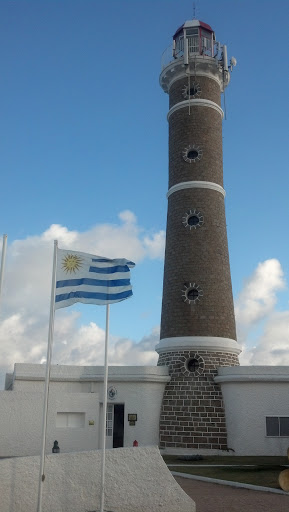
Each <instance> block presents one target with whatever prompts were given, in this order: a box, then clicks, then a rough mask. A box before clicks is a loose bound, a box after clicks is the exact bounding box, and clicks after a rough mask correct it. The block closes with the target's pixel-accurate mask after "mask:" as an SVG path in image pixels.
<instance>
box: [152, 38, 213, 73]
mask: <svg viewBox="0 0 289 512" xmlns="http://www.w3.org/2000/svg"><path fill="white" fill-rule="evenodd" d="M188 39H189V55H191V56H194V55H201V56H203V57H214V58H215V59H216V60H218V61H219V60H222V52H221V48H222V45H221V44H220V43H218V42H215V43H214V51H213V55H212V51H211V48H205V47H203V48H202V50H201V52H200V51H199V48H198V47H197V46H196V41H195V40H194V41H192V42H191V44H190V39H196V38H188ZM183 56H184V51H183V47H182V45H180V48H178V47H176V48H175V50H174V52H173V45H172V44H170V45H169V46H168V47H167V48H166V49H165V50H164V52H163V54H162V57H161V71H163V69H165V68H166V67H167V66H168V65H169V64H170V63H171V62H173V61H176V60H177V59H182V58H183Z"/></svg>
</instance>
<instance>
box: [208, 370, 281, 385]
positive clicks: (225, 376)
mask: <svg viewBox="0 0 289 512" xmlns="http://www.w3.org/2000/svg"><path fill="white" fill-rule="evenodd" d="M215 382H217V383H228V382H289V366H235V367H226V368H225V367H222V368H218V375H217V376H216V377H215Z"/></svg>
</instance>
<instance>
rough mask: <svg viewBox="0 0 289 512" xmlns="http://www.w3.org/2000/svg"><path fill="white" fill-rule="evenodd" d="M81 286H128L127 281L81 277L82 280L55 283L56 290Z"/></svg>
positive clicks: (128, 281)
mask: <svg viewBox="0 0 289 512" xmlns="http://www.w3.org/2000/svg"><path fill="white" fill-rule="evenodd" d="M82 284H86V285H88V286H107V287H109V288H110V287H114V286H129V285H130V280H129V279H112V280H111V281H110V280H108V279H89V278H87V277H83V278H82V279H64V280H63V281H57V282H56V288H63V287H65V286H80V285H82Z"/></svg>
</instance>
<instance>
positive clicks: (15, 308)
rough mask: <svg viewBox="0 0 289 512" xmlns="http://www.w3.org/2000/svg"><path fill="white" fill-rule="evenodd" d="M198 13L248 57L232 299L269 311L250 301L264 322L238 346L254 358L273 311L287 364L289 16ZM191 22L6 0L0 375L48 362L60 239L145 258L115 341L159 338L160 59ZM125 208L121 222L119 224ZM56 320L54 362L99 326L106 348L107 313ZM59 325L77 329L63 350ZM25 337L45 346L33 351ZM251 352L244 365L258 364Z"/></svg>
mask: <svg viewBox="0 0 289 512" xmlns="http://www.w3.org/2000/svg"><path fill="white" fill-rule="evenodd" d="M196 6H197V12H196V14H197V17H198V18H199V19H201V20H203V21H205V22H207V23H209V24H210V25H211V26H212V27H213V29H214V30H215V32H216V38H217V40H219V41H221V42H222V43H225V44H227V46H228V54H229V57H231V56H232V55H234V56H235V57H236V59H237V66H236V68H235V69H234V71H233V74H232V77H231V83H230V85H229V87H228V88H227V90H226V113H227V116H226V117H227V119H226V121H224V123H223V141H224V183H225V189H226V192H227V197H226V211H227V224H228V237H229V248H230V260H231V271H232V281H233V291H234V296H235V298H236V301H238V300H241V301H243V302H242V304H241V305H240V304H239V306H238V307H239V309H242V311H243V312H244V308H245V309H246V307H247V308H248V307H249V305H248V304H247V303H246V300H247V298H248V296H249V291H248V290H249V289H250V290H252V286H251V285H250V283H252V282H253V283H256V282H261V283H262V284H264V283H267V285H268V286H267V288H266V291H265V292H264V295H265V296H266V297H267V299H268V300H267V302H266V301H264V295H262V296H261V297H257V298H256V296H254V298H253V299H252V297H251V296H250V297H251V299H252V300H253V301H255V302H254V304H255V303H256V301H257V302H258V301H259V302H258V304H259V303H260V304H261V306H260V308H261V310H262V306H263V310H262V311H263V316H262V312H259V313H258V314H257V316H256V318H255V319H253V320H252V321H249V320H248V315H247V316H245V317H244V315H243V324H242V325H240V333H241V334H240V336H241V339H242V343H247V345H248V349H250V344H251V345H252V343H253V344H254V343H255V342H256V340H257V342H256V343H257V344H258V343H263V344H264V343H265V341H264V336H265V334H266V332H267V331H268V332H271V331H270V329H271V326H272V325H271V323H270V322H269V323H268V318H269V316H270V315H271V316H270V318H272V322H273V323H274V322H275V321H276V315H277V316H278V314H281V317H282V322H283V323H284V328H283V330H282V335H281V334H280V336H281V337H282V340H283V341H282V347H281V348H280V347H279V348H280V350H283V356H284V351H285V353H286V357H288V359H286V361H287V364H289V343H288V350H287V352H286V336H287V334H289V323H288V333H287V334H286V329H287V327H286V326H287V323H286V322H287V320H289V316H288V317H287V315H288V309H289V306H288V298H289V297H288V288H287V279H288V271H289V258H288V252H289V250H288V246H289V244H288V223H289V222H288V221H289V207H288V189H289V177H288V142H289V141H288V133H289V130H288V119H289V112H288V57H287V52H288V43H289V41H288V30H287V26H286V23H285V22H284V20H288V16H289V3H288V2H286V1H285V0H277V1H275V2H274V3H272V2H271V1H269V0H268V1H267V0H265V1H262V3H260V1H258V0H252V1H250V2H249V1H247V0H242V1H238V0H236V1H226V0H220V1H219V2H215V1H211V0H207V1H206V0H203V1H199V2H196ZM192 15H193V2H191V1H189V0H183V1H182V2H175V1H170V0H166V1H160V0H159V1H158V0H155V1H151V0H146V1H140V0H134V1H132V0H130V1H129V0H121V1H120V0H119V1H116V0H114V1H110V2H100V1H97V0H95V1H87V0H82V1H80V0H78V1H74V0H64V1H61V0H59V1H52V0H50V1H48V0H47V1H25V0H22V1H17V0H16V1H3V0H2V1H0V48H1V80H0V97H1V119H0V144H1V151H0V169H1V201H0V233H7V234H8V237H9V239H8V241H9V246H8V254H7V276H6V278H5V287H4V294H3V300H2V309H1V311H0V334H1V322H2V340H3V342H4V338H5V343H6V344H7V347H6V349H5V356H3V361H2V364H1V362H0V366H1V367H2V368H4V369H5V370H4V369H3V372H2V373H4V372H5V371H6V369H7V368H10V369H12V365H13V364H14V362H39V361H40V360H43V354H44V353H45V342H46V340H45V337H46V334H45V332H46V314H47V315H48V313H46V311H47V308H46V302H45V298H44V297H46V296H47V297H48V299H47V300H49V284H48V282H49V279H50V278H49V277H48V276H49V275H50V267H51V258H50V256H51V254H52V247H53V237H54V236H56V235H59V238H60V243H59V245H60V246H61V247H63V248H66V247H65V245H64V244H66V246H69V247H70V248H72V249H75V250H84V251H85V250H92V249H95V250H97V251H98V252H99V253H100V254H103V255H105V256H109V257H127V258H133V257H135V259H136V263H137V266H136V268H135V269H134V270H133V271H132V273H133V285H134V297H133V299H131V300H129V301H125V302H124V303H121V304H119V305H117V306H115V307H113V310H112V314H111V334H112V338H113V339H114V341H113V343H116V344H117V343H118V342H119V345H120V346H121V342H120V341H119V340H129V342H128V341H126V342H124V341H123V346H122V348H123V347H124V345H125V343H131V345H129V346H130V348H131V350H130V351H131V352H133V348H134V344H138V343H141V346H142V347H143V346H147V347H148V346H149V344H150V343H151V345H150V349H151V347H152V343H154V342H155V341H156V339H157V327H158V325H159V322H160V308H161V294H162V272H163V240H164V230H165V223H166V196H165V195H166V191H167V173H168V161H167V154H168V148H167V142H168V127H167V121H166V114H167V110H168V96H167V95H166V94H164V92H163V91H162V89H161V88H160V86H159V84H158V77H159V73H160V58H161V55H162V52H163V51H164V49H165V48H166V47H167V46H168V45H169V44H171V37H172V35H173V33H174V32H175V30H176V28H178V27H179V26H180V25H181V24H182V23H183V22H184V21H185V20H186V19H190V18H192ZM121 212H126V213H124V214H121V217H119V214H120V213H121ZM129 212H131V213H129ZM52 225H58V226H62V228H61V229H62V230H61V229H60V228H53V229H51V228H50V226H52ZM71 232H73V233H74V235H71ZM44 233H46V235H45V234H44ZM43 234H44V235H43ZM74 242H75V245H73V243H74ZM61 243H62V245H61ZM69 244H70V245H69ZM50 253H51V254H50ZM266 261H269V262H270V261H271V264H267V265H266V264H265V263H264V262H266ZM260 264H261V265H262V264H263V266H261V267H258V265H260ZM15 265H17V272H18V273H19V274H18V273H17V272H16V271H15ZM270 265H271V266H270ZM21 266H22V268H23V272H22V274H20V271H21ZM258 268H259V274H260V275H259V274H258V270H256V269H258ZM256 272H257V273H256ZM16 275H17V276H18V280H16V278H15V276H16ZM41 275H43V286H39V287H38V288H37V289H36V288H33V287H34V285H35V286H36V280H38V284H41V279H42V278H41ZM25 276H26V278H27V279H26V281H25ZM272 276H275V280H274V278H272ZM254 279H255V281H254ZM258 279H259V281H258ZM256 280H257V281H256ZM250 286H251V288H250ZM254 286H255V288H254ZM254 286H253V288H254V289H255V291H256V286H257V285H256V284H255V285H254ZM246 287H247V288H246ZM248 287H249V288H248ZM41 294H43V296H42V295H41ZM257 295H258V294H257ZM16 296H17V298H16ZM40 296H41V297H42V298H40ZM238 297H239V299H238ZM240 297H241V298H240ZM251 299H250V300H251ZM28 303H29V305H28ZM31 304H32V305H33V307H32V305H31ZM237 309H238V308H237ZM57 314H58V313H57ZM282 314H283V316H282ZM15 315H16V316H15ZM17 315H18V316H17ZM59 315H60V316H59V319H61V320H59V324H58V325H59V330H57V329H58V327H57V325H56V348H55V362H71V361H72V362H75V363H76V364H77V357H78V355H79V353H81V351H82V349H83V344H85V341H84V339H83V337H82V341H81V343H80V342H77V340H76V334H77V336H78V337H79V336H80V334H79V333H80V331H79V329H85V328H87V326H89V325H90V322H95V324H96V327H95V326H94V327H93V328H94V329H96V328H97V329H100V331H98V334H99V337H100V338H101V336H102V334H103V332H102V329H103V328H104V317H105V310H104V309H103V308H98V309H97V310H96V311H95V309H94V308H92V307H90V306H88V307H86V308H84V307H81V306H79V307H75V308H73V309H72V310H71V311H66V312H64V313H59ZM258 315H259V316H258ZM272 315H273V316H272ZM249 316H250V315H249ZM16 317H17V318H16ZM72 317H73V318H72ZM13 318H14V321H13ZM15 318H16V319H15ZM244 318H245V320H244ZM28 319H29V321H28ZM5 322H6V323H5ZM13 322H14V323H13ZM65 322H66V324H65ZM69 322H71V323H69ZM246 322H247V323H246ZM280 322H281V321H279V322H278V321H276V322H275V323H276V324H277V325H280ZM282 322H281V323H282ZM4 324H5V325H4ZM16 324H17V327H16ZM64 324H65V325H66V327H67V325H68V324H69V327H67V331H65V336H64V335H63V336H64V337H65V340H64V338H63V339H62V338H61V336H62V334H61V333H63V330H62V329H64V327H63V325H64ZM7 325H8V327H7ZM282 325H283V324H282ZM266 329H267V331H266ZM274 332H275V331H274ZM264 333H265V334H264ZM90 334H91V332H90ZM82 335H83V333H82ZM86 335H87V333H86ZM273 335H274V336H275V337H276V332H275V334H273ZM72 336H75V346H74V350H75V354H76V355H75V357H74V358H73V355H71V354H72V352H70V356H67V357H66V358H65V357H64V356H63V352H61V353H60V352H58V351H57V343H58V342H59V343H61V340H62V342H63V343H64V341H65V342H66V341H67V346H69V338H70V337H72ZM270 336H272V334H270ZM8 338H9V339H8ZM66 338H67V340H66ZM91 339H93V336H92V335H91ZM262 340H263V341H262ZM266 340H267V341H266V343H267V345H268V347H269V348H268V347H267V352H266V354H267V355H266V354H265V355H264V356H262V357H263V359H261V362H262V363H264V362H266V363H267V361H268V364H270V357H272V353H271V352H270V343H269V341H268V339H267V338H266ZM274 342H275V340H274ZM30 343H31V347H32V344H33V347H34V348H31V349H29V350H27V351H26V352H25V348H23V347H24V345H25V346H26V345H27V344H30ZM266 343H265V344H266ZM23 344H24V345H23ZM91 344H93V341H91ZM142 344H144V345H142ZM146 344H147V345H146ZM36 345H37V346H36ZM64 345H65V343H64ZM267 345H266V346H267ZM5 346H6V345H5ZM29 346H30V345H29ZM91 346H92V345H91ZM141 346H140V345H139V347H141ZM145 350H147V349H145ZM147 351H148V352H150V354H152V351H151V350H147ZM84 353H86V352H85V351H84V352H83V354H84ZM139 353H142V351H141V349H140V350H139ZM123 354H124V355H123V359H122V357H121V356H120V355H117V351H116V352H114V353H112V362H114V363H116V364H123V363H125V362H126V361H127V359H128V361H129V362H130V363H131V364H135V362H136V363H138V364H141V363H143V364H145V363H151V362H152V361H153V357H152V356H148V354H147V357H144V358H143V359H142V357H141V356H140V355H139V359H137V361H135V360H134V359H130V358H127V359H126V355H127V352H125V351H123ZM96 355H97V354H96V353H95V352H93V351H91V355H90V356H89V357H88V356H87V358H86V359H85V357H86V356H85V355H83V359H82V362H84V361H87V362H88V363H89V364H93V361H94V360H95V359H96ZM251 355H252V354H251ZM283 356H282V357H283ZM57 357H59V360H58V359H57ZM69 357H70V359H69ZM97 357H98V356H97ZM150 357H151V359H150ZM250 357H251V356H250ZM250 357H249V356H248V358H247V360H246V359H245V362H246V361H247V362H254V363H255V364H256V357H255V359H254V358H252V357H251V359H250ZM19 358H20V359H21V360H19ZM16 359H17V360H16ZM64 360H65V361H64ZM283 360H284V358H283ZM274 361H275V359H274ZM276 362H279V359H278V360H277V359H276Z"/></svg>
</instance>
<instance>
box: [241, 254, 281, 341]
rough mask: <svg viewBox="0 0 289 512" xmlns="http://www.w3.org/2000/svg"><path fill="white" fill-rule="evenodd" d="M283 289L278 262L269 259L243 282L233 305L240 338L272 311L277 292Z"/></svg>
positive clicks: (259, 265) (260, 264)
mask: <svg viewBox="0 0 289 512" xmlns="http://www.w3.org/2000/svg"><path fill="white" fill-rule="evenodd" d="M284 288H285V280H284V273H283V270H282V267H281V264H280V262H279V261H278V260H276V259H270V260H266V261H264V262H262V263H259V264H258V266H257V268H256V270H255V271H254V273H253V274H252V275H251V276H250V277H249V278H248V279H247V281H246V282H245V285H244V287H243V289H242V291H241V292H240V294H239V296H238V298H237V300H236V304H235V314H236V321H237V325H238V327H239V336H240V337H241V338H243V337H244V333H246V332H247V331H248V330H249V329H250V328H252V327H253V326H254V325H256V324H257V323H258V322H260V321H261V320H263V319H264V318H266V317H267V316H268V315H269V314H270V313H271V312H272V311H273V310H274V306H275V305H276V302H277V292H278V291H280V290H282V289H284Z"/></svg>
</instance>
